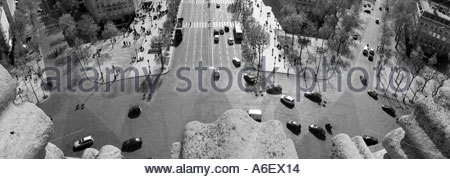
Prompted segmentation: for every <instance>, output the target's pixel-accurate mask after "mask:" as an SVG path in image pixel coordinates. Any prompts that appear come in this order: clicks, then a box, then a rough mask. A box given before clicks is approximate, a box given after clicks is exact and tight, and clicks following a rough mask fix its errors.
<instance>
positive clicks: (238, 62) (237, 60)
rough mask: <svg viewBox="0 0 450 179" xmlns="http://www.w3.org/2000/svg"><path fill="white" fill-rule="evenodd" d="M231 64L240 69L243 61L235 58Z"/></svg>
mask: <svg viewBox="0 0 450 179" xmlns="http://www.w3.org/2000/svg"><path fill="white" fill-rule="evenodd" d="M231 62H233V65H234V66H236V67H240V66H241V60H240V59H239V58H236V57H234V58H233V59H232V60H231Z"/></svg>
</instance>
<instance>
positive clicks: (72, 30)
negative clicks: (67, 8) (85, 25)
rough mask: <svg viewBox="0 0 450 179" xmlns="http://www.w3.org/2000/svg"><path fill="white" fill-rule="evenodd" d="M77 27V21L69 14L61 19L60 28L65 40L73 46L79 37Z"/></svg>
mask: <svg viewBox="0 0 450 179" xmlns="http://www.w3.org/2000/svg"><path fill="white" fill-rule="evenodd" d="M76 25H77V23H76V22H75V19H74V18H73V17H72V15H70V14H68V13H67V14H63V15H62V16H61V17H59V26H60V27H61V29H62V30H63V35H64V38H65V39H66V40H67V42H68V43H69V44H71V45H73V42H74V40H75V38H77V36H78V30H77V28H76Z"/></svg>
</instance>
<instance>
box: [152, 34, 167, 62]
mask: <svg viewBox="0 0 450 179" xmlns="http://www.w3.org/2000/svg"><path fill="white" fill-rule="evenodd" d="M151 42H152V44H157V45H158V47H159V57H160V60H161V70H163V69H164V60H163V56H162V46H163V45H164V44H163V43H164V37H163V36H162V35H158V36H154V37H153V38H152V39H151ZM149 70H150V69H149Z"/></svg>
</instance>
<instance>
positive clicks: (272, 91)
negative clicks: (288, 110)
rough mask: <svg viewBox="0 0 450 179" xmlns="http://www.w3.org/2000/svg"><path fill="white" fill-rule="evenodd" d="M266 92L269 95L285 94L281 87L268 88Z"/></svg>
mask: <svg viewBox="0 0 450 179" xmlns="http://www.w3.org/2000/svg"><path fill="white" fill-rule="evenodd" d="M266 92H267V93H268V94H273V95H277V94H281V93H282V92H283V88H282V87H281V85H274V86H268V87H267V89H266Z"/></svg>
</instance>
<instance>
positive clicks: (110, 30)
mask: <svg viewBox="0 0 450 179" xmlns="http://www.w3.org/2000/svg"><path fill="white" fill-rule="evenodd" d="M118 34H119V29H117V27H116V25H114V23H113V22H111V21H108V22H107V23H106V24H105V26H104V27H103V32H102V37H103V38H104V39H109V38H111V37H115V36H117V35H118Z"/></svg>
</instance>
